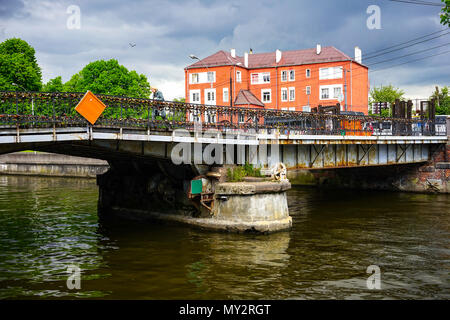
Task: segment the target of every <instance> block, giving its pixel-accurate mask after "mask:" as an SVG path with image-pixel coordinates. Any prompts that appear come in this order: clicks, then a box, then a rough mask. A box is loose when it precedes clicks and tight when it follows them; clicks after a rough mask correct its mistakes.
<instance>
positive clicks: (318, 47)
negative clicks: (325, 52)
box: [316, 44, 322, 54]
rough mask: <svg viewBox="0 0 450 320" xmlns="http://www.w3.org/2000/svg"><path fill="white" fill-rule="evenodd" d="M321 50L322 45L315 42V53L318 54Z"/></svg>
mask: <svg viewBox="0 0 450 320" xmlns="http://www.w3.org/2000/svg"><path fill="white" fill-rule="evenodd" d="M321 52H322V46H321V45H320V44H317V47H316V53H317V54H320V53H321Z"/></svg>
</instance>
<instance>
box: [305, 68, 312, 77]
mask: <svg viewBox="0 0 450 320" xmlns="http://www.w3.org/2000/svg"><path fill="white" fill-rule="evenodd" d="M306 77H307V78H310V77H311V69H306Z"/></svg>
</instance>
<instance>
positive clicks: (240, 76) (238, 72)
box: [236, 71, 242, 82]
mask: <svg viewBox="0 0 450 320" xmlns="http://www.w3.org/2000/svg"><path fill="white" fill-rule="evenodd" d="M236 82H242V74H241V72H240V71H236Z"/></svg>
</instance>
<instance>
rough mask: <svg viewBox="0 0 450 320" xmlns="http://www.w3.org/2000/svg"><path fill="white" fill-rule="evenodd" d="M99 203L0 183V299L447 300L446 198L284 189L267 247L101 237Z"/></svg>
mask: <svg viewBox="0 0 450 320" xmlns="http://www.w3.org/2000/svg"><path fill="white" fill-rule="evenodd" d="M97 196H98V190H97V186H96V183H95V180H82V179H60V178H38V177H16V176H0V299H59V298H63V299H85V298H101V299H411V298H412V299H433V298H434V299H449V298H450V277H449V275H450V241H449V240H450V229H449V222H450V196H448V195H424V194H413V193H387V192H368V191H365V192H360V191H358V192H356V191H352V190H318V189H312V188H293V189H292V190H290V191H289V192H288V201H289V209H290V214H291V216H292V219H293V228H292V230H291V231H289V232H280V233H275V234H271V235H242V234H241V235H239V234H225V233H214V232H207V231H202V230H198V229H194V228H192V227H189V226H180V225H168V224H163V223H130V222H120V223H115V224H107V225H101V224H100V223H99V221H98V218H97V212H96V210H97ZM69 265H78V266H79V267H80V268H81V289H79V290H78V289H68V287H67V284H66V282H67V278H68V276H69V274H68V273H67V268H68V266H69ZM370 265H377V266H379V267H380V270H381V289H379V290H377V289H372V290H370V289H368V288H367V286H366V280H367V278H368V277H369V276H370V274H368V273H367V272H366V271H367V267H368V266H370Z"/></svg>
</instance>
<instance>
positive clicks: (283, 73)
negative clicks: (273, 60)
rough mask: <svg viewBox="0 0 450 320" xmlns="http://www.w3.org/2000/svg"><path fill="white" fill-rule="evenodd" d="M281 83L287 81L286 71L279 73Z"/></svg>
mask: <svg viewBox="0 0 450 320" xmlns="http://www.w3.org/2000/svg"><path fill="white" fill-rule="evenodd" d="M281 81H287V71H286V70H283V71H281Z"/></svg>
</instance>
